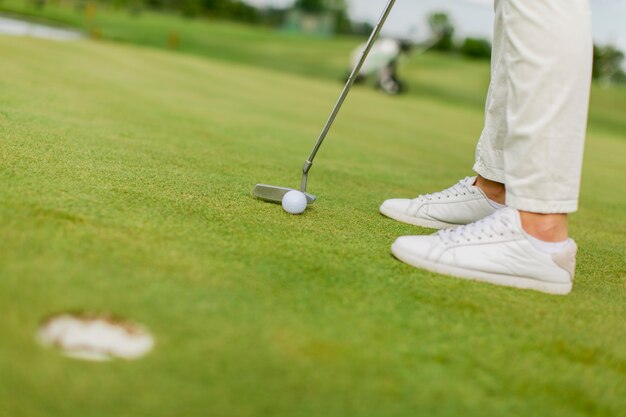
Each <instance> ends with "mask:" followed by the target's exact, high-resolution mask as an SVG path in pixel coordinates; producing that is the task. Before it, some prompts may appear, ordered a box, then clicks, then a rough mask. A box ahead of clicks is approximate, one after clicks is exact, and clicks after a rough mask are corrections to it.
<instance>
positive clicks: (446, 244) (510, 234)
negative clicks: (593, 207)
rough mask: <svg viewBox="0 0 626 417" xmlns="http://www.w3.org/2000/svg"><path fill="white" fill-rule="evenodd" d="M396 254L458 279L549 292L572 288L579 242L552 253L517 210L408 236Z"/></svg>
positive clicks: (397, 244)
mask: <svg viewBox="0 0 626 417" xmlns="http://www.w3.org/2000/svg"><path fill="white" fill-rule="evenodd" d="M391 252H392V253H393V254H394V256H395V257H396V258H398V259H400V260H401V261H403V262H406V263H407V264H409V265H412V266H415V267H417V268H421V269H426V270H429V271H432V272H437V273H441V274H445V275H452V276H455V277H458V278H464V279H469V280H476V281H483V282H488V283H491V284H496V285H504V286H508V287H515V288H524V289H531V290H536V291H541V292H545V293H549V294H568V293H569V292H570V291H571V290H572V281H573V279H574V269H575V266H576V243H575V242H574V241H573V240H571V239H569V240H568V242H567V243H566V244H565V247H564V249H562V250H561V251H560V252H557V253H555V254H548V253H545V252H542V251H540V250H539V249H536V248H535V246H533V244H532V243H531V241H530V240H529V239H528V237H527V235H526V233H525V232H524V231H523V230H522V226H521V220H520V217H519V212H518V211H517V210H515V209H512V208H504V209H501V210H498V211H496V212H495V213H494V214H492V215H491V216H489V217H487V218H485V219H483V220H480V221H478V222H475V223H472V224H469V225H467V226H459V227H457V228H454V229H445V230H440V231H439V232H437V233H435V234H433V235H430V236H405V237H400V238H398V239H397V240H396V241H395V243H394V244H393V245H392V246H391Z"/></svg>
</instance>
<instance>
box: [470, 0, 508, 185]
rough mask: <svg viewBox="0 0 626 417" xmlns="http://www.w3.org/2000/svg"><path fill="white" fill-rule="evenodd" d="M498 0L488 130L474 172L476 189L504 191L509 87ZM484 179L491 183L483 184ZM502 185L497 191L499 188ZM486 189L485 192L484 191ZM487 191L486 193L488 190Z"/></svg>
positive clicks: (478, 148) (487, 107) (501, 9)
mask: <svg viewBox="0 0 626 417" xmlns="http://www.w3.org/2000/svg"><path fill="white" fill-rule="evenodd" d="M505 1H506V0H495V3H494V11H495V18H494V19H495V20H494V28H493V50H492V54H491V82H490V84H489V92H488V93H487V103H486V105H485V126H484V128H483V132H482V134H481V135H480V140H479V141H478V145H477V146H476V162H475V164H474V171H476V172H477V173H478V175H479V178H478V182H477V184H476V185H477V186H479V187H480V188H483V186H491V187H489V188H490V189H495V188H497V189H499V190H498V191H499V192H500V191H504V186H503V185H502V184H503V183H504V180H505V175H504V154H503V148H504V141H505V139H506V136H507V130H508V129H507V123H506V102H507V97H508V85H507V75H506V63H505V53H506V51H505V33H504V21H503V19H504V2H505ZM481 179H485V180H489V181H491V182H492V183H488V182H482V181H481ZM495 183H500V186H499V187H498V186H497V184H495ZM483 189H484V188H483ZM485 191H487V190H485Z"/></svg>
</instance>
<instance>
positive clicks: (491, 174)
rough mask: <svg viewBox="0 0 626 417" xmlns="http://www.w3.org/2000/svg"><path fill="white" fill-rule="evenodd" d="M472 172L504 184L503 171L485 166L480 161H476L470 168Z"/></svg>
mask: <svg viewBox="0 0 626 417" xmlns="http://www.w3.org/2000/svg"><path fill="white" fill-rule="evenodd" d="M472 169H473V170H474V172H476V173H477V174H478V175H480V176H481V177H483V178H486V179H488V180H491V181H495V182H499V183H501V184H504V177H505V175H504V171H502V170H499V169H494V168H488V167H486V166H485V165H484V164H483V163H482V162H481V161H476V163H475V164H474V167H473V168H472Z"/></svg>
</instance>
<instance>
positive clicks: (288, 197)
mask: <svg viewBox="0 0 626 417" xmlns="http://www.w3.org/2000/svg"><path fill="white" fill-rule="evenodd" d="M306 205H307V201H306V196H305V195H304V193H302V192H300V191H296V190H292V191H289V192H288V193H287V194H285V195H284V196H283V209H284V210H285V211H286V212H287V213H290V214H302V213H303V212H304V210H306Z"/></svg>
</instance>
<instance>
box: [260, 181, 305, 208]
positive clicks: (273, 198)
mask: <svg viewBox="0 0 626 417" xmlns="http://www.w3.org/2000/svg"><path fill="white" fill-rule="evenodd" d="M293 190H294V188H285V187H277V186H275V185H266V184H257V185H255V186H254V189H253V190H252V195H254V196H255V197H256V198H258V199H261V200H264V201H269V202H270V203H278V204H281V203H282V202H283V197H284V196H285V194H287V193H288V192H289V191H293ZM296 191H299V190H296ZM304 195H305V196H306V201H307V203H309V204H313V203H314V202H315V196H314V195H313V194H309V193H304Z"/></svg>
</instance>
